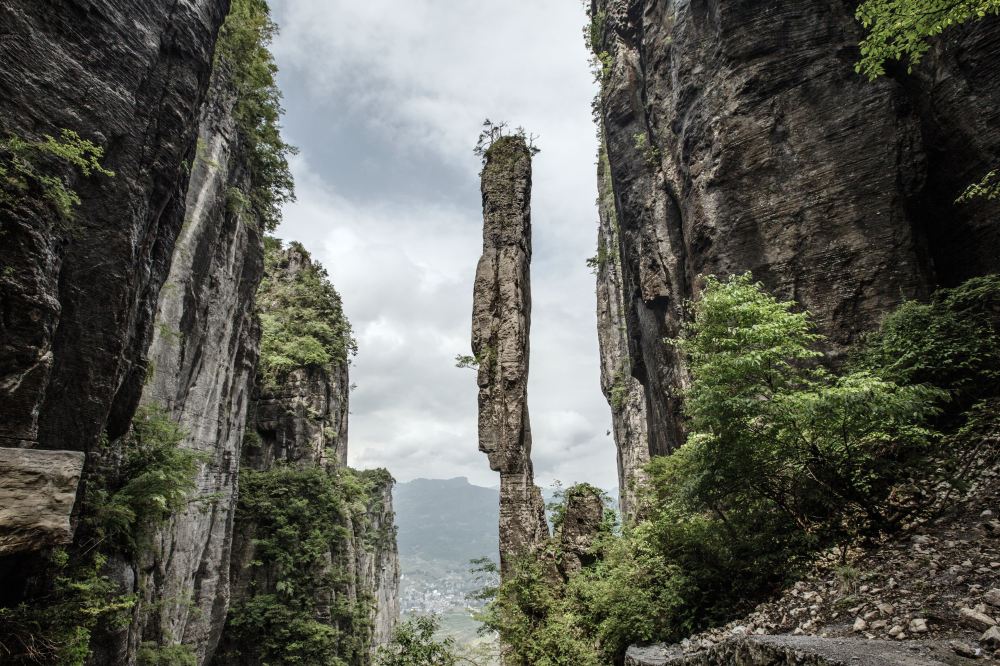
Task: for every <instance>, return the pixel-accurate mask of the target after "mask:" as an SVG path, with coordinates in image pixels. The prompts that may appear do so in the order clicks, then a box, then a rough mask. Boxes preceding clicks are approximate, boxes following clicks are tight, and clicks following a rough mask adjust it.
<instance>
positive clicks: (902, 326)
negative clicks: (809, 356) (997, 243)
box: [853, 275, 1000, 410]
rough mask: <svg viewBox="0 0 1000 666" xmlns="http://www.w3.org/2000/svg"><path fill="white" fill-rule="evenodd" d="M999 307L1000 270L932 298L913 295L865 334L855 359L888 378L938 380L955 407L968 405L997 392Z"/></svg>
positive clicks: (919, 381) (935, 382)
mask: <svg viewBox="0 0 1000 666" xmlns="http://www.w3.org/2000/svg"><path fill="white" fill-rule="evenodd" d="M998 312H1000V276H998V275H989V276H985V277H979V278H973V279H972V280H969V281H968V282H966V283H964V284H963V285H961V286H959V287H956V288H954V289H942V290H939V291H938V292H936V293H935V294H934V296H933V297H932V298H931V300H930V301H929V302H927V303H921V302H918V301H908V302H906V303H904V304H903V305H901V306H900V307H899V308H897V309H896V310H895V311H893V312H892V313H891V314H890V315H889V316H888V317H886V319H885V321H883V322H882V325H881V327H880V328H879V330H878V331H876V332H875V333H873V334H871V335H869V336H868V337H867V338H866V339H865V344H864V346H863V347H862V348H861V349H860V350H859V351H858V353H857V354H856V355H855V358H854V359H853V364H854V365H855V366H857V367H859V368H861V369H864V370H867V371H869V372H872V373H874V374H877V375H879V376H880V377H883V378H885V379H886V380H888V381H893V382H896V383H900V384H933V385H934V386H938V387H940V388H942V389H945V390H946V391H948V392H949V394H950V395H951V398H952V405H951V406H950V407H951V409H952V410H954V409H959V410H964V409H966V408H968V406H969V405H970V404H971V403H973V402H975V401H977V400H981V399H983V398H985V397H988V396H990V395H994V394H995V392H996V386H997V382H998V380H1000V333H998V332H997V321H998V315H997V313H998Z"/></svg>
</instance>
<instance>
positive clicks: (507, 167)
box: [472, 136, 548, 570]
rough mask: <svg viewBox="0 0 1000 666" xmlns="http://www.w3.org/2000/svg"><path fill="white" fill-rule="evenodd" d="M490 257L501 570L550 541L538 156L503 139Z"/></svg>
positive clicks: (490, 200) (482, 353) (484, 291)
mask: <svg viewBox="0 0 1000 666" xmlns="http://www.w3.org/2000/svg"><path fill="white" fill-rule="evenodd" d="M482 195H483V254H482V256H481V257H480V259H479V265H478V266H477V268H476V280H475V286H474V291H473V304H472V351H473V353H474V354H475V356H476V359H477V360H478V362H479V374H478V384H479V450H480V451H482V452H483V453H485V454H486V455H487V456H488V457H489V461H490V469H492V470H493V471H496V472H499V473H500V564H501V569H502V570H506V569H507V567H509V566H510V563H511V561H512V558H513V557H515V556H516V555H517V554H518V553H523V552H526V550H527V549H529V548H531V546H533V545H534V544H537V543H540V542H541V541H542V540H543V539H545V538H546V537H548V525H547V524H546V522H545V508H544V502H543V501H542V495H541V492H540V491H539V489H538V488H537V487H536V486H535V480H534V471H533V467H532V464H531V425H530V422H529V419H528V355H529V334H530V329H531V276H530V262H531V150H530V149H529V147H528V145H527V143H526V142H525V140H524V139H523V138H522V137H518V136H507V137H502V138H499V139H498V140H497V141H496V142H495V143H493V145H492V146H491V147H490V148H489V150H488V151H487V152H486V159H485V164H484V166H483V172H482Z"/></svg>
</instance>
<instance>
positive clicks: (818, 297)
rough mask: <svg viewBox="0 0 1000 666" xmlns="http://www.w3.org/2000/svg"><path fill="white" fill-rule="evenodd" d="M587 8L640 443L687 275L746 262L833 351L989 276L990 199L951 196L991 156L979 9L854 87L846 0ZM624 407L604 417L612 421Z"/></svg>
mask: <svg viewBox="0 0 1000 666" xmlns="http://www.w3.org/2000/svg"><path fill="white" fill-rule="evenodd" d="M591 14H592V19H593V23H592V26H591V31H590V34H591V41H592V45H593V47H594V51H595V54H596V55H597V56H598V60H599V66H600V68H601V69H602V71H601V72H600V73H599V76H600V78H601V93H600V97H599V99H598V101H597V113H598V115H599V119H600V122H601V125H602V128H603V130H602V131H603V140H604V144H605V146H606V150H607V159H608V167H609V170H610V171H609V173H610V188H608V187H607V185H606V184H602V189H603V190H604V191H605V194H604V196H602V200H607V201H609V202H610V201H613V202H614V212H615V217H616V219H617V225H618V229H619V231H618V233H616V234H614V238H613V239H611V240H612V244H613V245H614V247H612V248H611V249H610V251H609V252H608V256H609V257H610V259H609V260H608V261H607V262H606V263H607V264H608V265H612V264H614V265H615V266H620V271H621V279H620V282H621V290H622V294H623V304H622V311H623V314H622V315H620V316H619V317H618V319H617V321H618V322H619V323H618V326H624V334H623V337H624V338H625V339H626V340H627V343H628V357H629V359H630V371H631V375H632V377H634V378H635V379H637V380H638V381H639V382H640V383H641V384H642V386H643V388H644V394H645V397H644V400H645V415H646V416H645V419H646V427H647V431H648V450H649V452H650V453H652V454H663V453H667V452H669V451H671V450H672V449H674V448H675V447H676V446H678V445H679V443H680V442H681V441H682V440H683V431H684V428H683V422H682V418H681V415H680V402H679V397H678V390H679V389H681V388H683V386H684V385H685V381H686V379H685V369H684V367H683V364H682V362H681V360H680V359H679V358H678V357H677V355H676V353H675V352H674V350H673V348H672V347H671V346H669V345H664V344H663V339H664V338H668V337H674V336H676V335H677V334H678V332H679V329H680V326H681V324H682V322H683V321H684V319H685V312H684V305H683V304H684V302H685V300H686V299H690V298H692V297H693V296H694V295H695V294H696V293H697V292H698V289H699V286H700V285H699V276H702V275H707V274H721V275H727V274H733V273H739V272H744V271H752V272H753V274H754V276H755V277H756V278H757V279H759V280H761V281H763V282H764V283H765V285H766V286H767V287H768V288H769V289H771V290H773V291H774V292H775V293H776V294H778V295H779V296H781V297H783V298H794V299H795V300H797V301H798V302H800V303H802V304H803V305H804V306H805V307H806V308H808V309H809V311H810V312H812V313H813V315H814V316H815V319H816V321H817V322H818V323H819V325H820V327H821V329H822V332H823V333H825V334H826V335H828V336H829V337H830V339H831V347H830V348H829V349H828V351H829V354H830V359H831V361H833V362H836V359H837V356H838V354H839V353H840V352H841V351H842V350H843V349H844V346H845V345H846V344H848V343H849V342H851V341H852V340H855V339H856V338H857V337H858V336H859V335H860V334H861V333H862V332H864V331H865V330H867V329H870V328H871V327H872V326H873V325H874V324H875V323H877V322H878V320H879V318H880V317H881V316H882V315H883V313H885V312H886V311H887V309H889V308H890V307H892V306H893V305H896V304H897V303H899V302H900V301H901V300H902V299H906V298H912V297H917V296H923V295H926V293H927V292H928V290H929V289H930V288H931V287H934V286H937V285H953V284H955V283H957V282H958V281H960V280H962V279H963V278H966V277H969V276H971V275H978V274H983V273H986V272H990V271H995V270H996V268H997V263H996V262H997V260H996V257H997V256H998V254H1000V232H998V227H997V226H996V224H995V219H996V216H997V213H998V209H1000V203H998V202H996V201H994V202H985V201H984V202H978V203H976V204H973V205H968V206H955V205H954V204H953V202H954V199H955V198H956V197H957V196H958V194H960V193H961V191H962V189H963V188H964V187H965V185H967V184H969V183H970V182H973V181H975V180H978V179H979V178H980V177H981V175H982V174H983V173H985V172H986V171H987V170H989V168H990V167H991V166H995V165H996V164H997V163H1000V130H998V129H997V128H998V127H1000V124H998V120H1000V115H998V114H1000V85H997V84H998V77H1000V49H997V48H996V44H997V39H998V34H1000V31H998V30H997V20H996V19H995V18H989V19H987V20H984V21H981V22H979V23H976V24H974V25H971V26H968V27H963V28H960V29H957V32H956V33H955V36H954V39H953V40H951V41H952V43H953V46H951V47H949V48H947V49H945V48H944V47H941V46H936V47H935V48H934V49H933V51H932V53H931V54H929V56H928V57H927V58H926V59H925V62H924V63H923V65H922V66H921V67H920V68H918V71H916V73H915V74H914V75H913V76H905V75H899V76H897V77H889V78H883V79H880V80H879V81H877V82H874V83H871V82H868V81H867V80H865V79H863V78H862V77H861V76H859V75H857V74H855V72H854V63H855V61H856V59H857V58H858V49H857V44H858V41H859V40H860V38H861V32H860V28H859V26H858V25H857V23H856V21H855V20H854V18H853V13H852V9H851V6H850V3H846V4H845V3H839V2H815V1H812V0H793V1H792V2H766V3H759V2H749V1H739V2H718V1H716V0H702V1H699V2H690V3H679V2H672V1H670V0H595V2H594V3H593V4H592V8H591ZM971 100H974V102H972V101H971ZM606 208H609V207H608V206H606ZM605 215H607V214H605ZM606 227H607V224H606V223H604V222H602V238H604V239H605V242H606V241H607V240H608V238H609V236H608V233H607V231H606V230H605V228H606ZM605 273H607V271H605ZM601 284H610V282H609V280H608V278H607V277H602V279H601ZM601 289H603V290H604V291H605V292H607V291H608V288H607V287H603V286H602V287H601ZM612 292H613V290H612ZM601 298H602V303H603V302H606V301H607V297H606V296H602V297H601ZM599 307H601V308H606V307H607V306H605V305H603V304H602V305H601V306H599ZM607 319H608V321H609V322H611V321H614V320H613V319H612V318H610V317H608V318H607ZM613 328H614V324H611V325H608V324H604V325H602V329H603V330H604V331H605V332H604V334H603V337H604V338H609V337H610V335H609V334H610V333H611V332H612V330H613ZM612 346H613V345H610V344H609V343H607V342H605V343H604V349H605V351H604V356H605V359H606V360H605V365H607V364H608V361H612V363H614V362H615V361H614V359H613V355H612V354H611V353H610V352H609V351H608V349H610V348H611V347H612ZM607 372H608V370H606V371H605V374H606V375H607ZM605 381H606V380H605ZM618 411H619V412H620V410H618ZM635 418H636V411H635V410H631V411H629V412H628V413H627V414H624V415H623V414H621V413H616V417H615V420H616V427H615V429H616V433H619V432H624V431H626V430H635V427H634V425H632V424H633V422H634V420H635ZM636 436H638V437H640V438H641V437H642V433H641V431H640V432H637V433H636ZM619 442H621V440H619ZM620 445H621V444H620ZM634 448H635V447H634V445H632V444H628V445H626V447H625V449H624V451H625V453H622V454H621V457H623V458H627V457H628V456H629V455H631V453H630V452H631V451H633V450H634Z"/></svg>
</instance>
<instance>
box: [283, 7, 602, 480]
mask: <svg viewBox="0 0 1000 666" xmlns="http://www.w3.org/2000/svg"><path fill="white" fill-rule="evenodd" d="M272 5H273V7H274V14H275V19H276V20H277V22H278V23H279V25H280V27H281V34H280V36H279V38H278V40H277V41H276V43H275V55H276V58H277V60H278V64H279V67H280V68H281V85H282V89H283V90H284V93H285V105H286V107H287V109H288V114H287V118H286V134H287V135H288V137H289V138H290V140H291V141H292V142H293V143H295V144H296V145H298V146H299V147H300V149H301V154H300V155H299V156H298V157H297V158H295V160H294V162H293V170H294V172H295V175H296V178H297V188H298V197H299V200H298V202H297V203H295V204H293V205H290V206H289V207H288V208H287V210H286V217H285V222H284V223H283V224H282V226H281V228H280V229H279V232H278V234H279V235H280V236H282V237H284V238H294V239H298V240H301V241H302V242H304V243H305V244H306V245H307V247H309V248H311V249H312V250H313V251H314V254H315V256H316V257H317V258H318V259H319V260H320V261H322V262H323V263H324V265H326V266H327V268H328V269H329V271H330V274H331V277H332V278H333V281H334V283H335V284H336V286H337V288H338V289H339V290H340V292H341V294H342V295H343V297H344V302H345V308H346V310H347V313H348V315H349V316H350V318H351V321H352V322H353V324H354V326H355V330H356V333H357V337H358V342H359V346H360V351H359V354H358V356H357V358H356V360H355V363H354V367H353V369H352V379H353V381H354V382H356V383H357V385H358V387H357V389H356V390H355V392H354V393H353V395H352V409H351V412H352V414H351V424H350V462H351V464H352V465H355V466H360V467H367V466H376V465H378V466H385V467H387V468H389V470H390V471H391V472H393V474H395V475H396V476H397V478H400V479H403V480H407V479H410V478H414V477H418V476H426V477H439V478H440V477H450V476H458V475H463V476H468V477H470V478H471V479H472V480H474V481H475V482H478V483H484V484H494V483H495V482H496V479H495V475H494V474H493V473H492V472H490V471H489V468H488V466H487V464H486V459H485V456H483V455H482V454H480V453H479V452H478V451H477V450H476V387H475V377H474V373H472V372H471V371H469V370H461V369H457V368H455V367H454V361H453V359H454V356H455V354H456V353H460V352H462V353H465V352H467V351H468V348H469V328H470V316H471V301H472V279H473V275H474V271H475V264H476V261H477V259H478V256H479V252H480V243H481V236H480V234H481V214H480V210H479V190H478V171H479V163H478V160H477V158H475V157H474V156H473V155H472V152H471V146H472V144H473V143H474V142H475V137H476V135H477V134H478V132H479V125H480V123H481V122H482V119H483V117H486V116H489V117H491V118H494V119H505V120H508V121H510V122H511V123H512V125H515V126H516V125H524V126H525V127H526V128H528V129H529V130H530V131H532V132H534V133H537V134H539V135H540V136H541V139H540V144H541V147H542V150H543V152H542V153H541V154H540V155H539V156H538V157H537V158H536V160H535V173H534V192H533V206H532V215H533V221H534V259H533V265H532V285H533V303H534V309H533V314H532V358H531V380H530V385H529V401H530V409H531V414H532V430H533V434H534V440H535V444H534V457H535V461H536V463H535V464H536V472H537V475H538V477H539V479H540V481H541V482H542V483H548V482H550V481H551V480H552V479H556V478H558V479H561V480H563V481H565V482H573V481H583V480H587V481H591V482H593V483H599V484H601V485H604V486H606V487H608V486H612V485H614V483H615V477H616V471H615V463H614V447H613V443H612V440H611V438H610V437H608V436H607V434H606V433H607V431H608V429H609V427H610V414H609V410H608V406H607V403H606V402H605V401H604V398H603V396H601V393H600V386H599V369H598V357H597V336H596V330H595V325H596V321H595V316H594V283H593V276H592V275H590V273H589V272H588V270H587V268H586V266H585V265H584V259H585V258H586V257H587V256H590V255H591V254H593V251H594V250H593V247H594V244H595V236H596V230H595V229H596V225H595V216H596V213H595V209H594V200H595V198H596V186H595V176H594V156H595V153H596V139H595V129H594V127H593V124H592V121H591V118H590V100H591V98H592V96H593V94H594V92H595V89H594V85H593V82H592V80H591V76H590V74H589V72H588V64H587V54H586V51H585V48H584V46H583V39H582V36H581V29H582V26H583V24H584V21H585V16H584V12H583V9H582V7H581V6H580V5H578V4H576V3H574V2H572V1H571V0H569V1H567V0H515V1H507V2H502V3H501V2H498V1H497V0H487V1H482V0H480V1H478V2H473V1H471V0H466V1H465V2H455V0H410V1H409V2H405V3H404V2H399V0H369V1H368V2H366V3H349V2H346V0H272Z"/></svg>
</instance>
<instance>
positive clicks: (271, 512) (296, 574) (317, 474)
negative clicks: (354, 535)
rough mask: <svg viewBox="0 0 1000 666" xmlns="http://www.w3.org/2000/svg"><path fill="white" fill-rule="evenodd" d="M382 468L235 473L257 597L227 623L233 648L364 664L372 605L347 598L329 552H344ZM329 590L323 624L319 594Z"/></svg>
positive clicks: (313, 661)
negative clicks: (351, 523)
mask: <svg viewBox="0 0 1000 666" xmlns="http://www.w3.org/2000/svg"><path fill="white" fill-rule="evenodd" d="M384 476H385V473H384V472H382V471H377V472H374V473H372V474H370V475H368V474H364V473H362V474H358V473H355V472H353V471H351V470H347V469H338V470H336V471H335V472H328V471H326V470H324V469H321V468H319V467H308V468H298V467H291V466H284V465H282V466H278V467H276V468H274V469H272V470H269V471H266V472H260V471H254V470H250V469H244V470H243V471H241V473H240V497H239V502H238V504H237V520H238V521H239V522H240V523H241V524H244V525H250V526H252V530H253V534H254V542H253V543H254V561H253V562H252V563H251V566H252V567H253V568H255V569H257V570H258V572H259V575H258V580H259V582H260V583H261V584H263V583H265V582H266V585H264V586H263V587H262V588H260V589H259V591H257V592H256V593H253V590H255V589H257V586H256V585H254V586H251V588H250V590H251V592H252V594H251V596H249V597H248V598H246V599H243V600H242V601H240V602H239V603H237V604H235V605H234V606H233V607H232V608H231V609H230V612H229V616H228V619H227V632H229V633H230V634H231V635H232V637H233V641H232V644H233V645H234V646H236V649H238V650H240V651H241V652H243V653H244V654H257V655H259V656H260V658H261V659H263V660H264V661H265V662H273V663H281V664H301V665H303V666H328V665H329V664H358V663H366V659H367V654H368V645H369V642H370V637H371V630H372V627H371V625H370V620H369V617H370V611H371V606H372V603H373V602H372V600H371V599H368V598H366V597H364V596H362V597H360V598H358V599H356V600H353V601H352V600H351V598H350V597H349V595H348V594H347V592H346V585H347V583H348V581H347V580H346V573H345V572H344V570H343V569H342V565H341V564H338V563H337V559H336V557H334V558H333V562H334V566H330V562H331V559H330V558H331V554H332V553H338V552H341V551H343V549H344V548H345V545H344V544H345V542H346V540H347V539H348V537H349V535H348V533H347V530H346V528H345V524H346V521H347V518H348V517H350V518H351V519H352V520H354V521H356V523H357V524H356V525H355V528H356V531H360V530H363V529H364V528H365V526H364V519H363V516H364V515H365V514H366V513H367V511H368V508H369V505H370V503H371V498H370V494H369V493H370V491H371V489H372V488H373V487H374V485H375V484H378V483H379V482H382V481H384V480H385V479H384ZM323 590H326V591H335V594H333V595H332V597H333V599H334V602H333V604H332V605H330V607H329V608H328V609H326V610H325V613H328V615H329V619H325V618H324V619H321V614H320V607H319V604H320V596H318V594H317V593H318V592H320V591H323Z"/></svg>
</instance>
